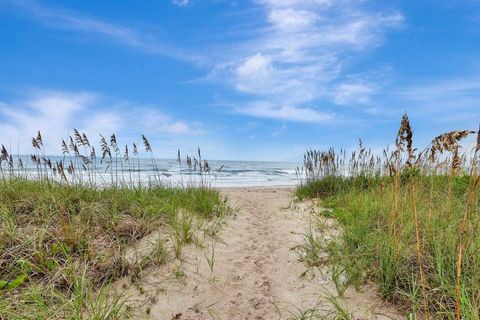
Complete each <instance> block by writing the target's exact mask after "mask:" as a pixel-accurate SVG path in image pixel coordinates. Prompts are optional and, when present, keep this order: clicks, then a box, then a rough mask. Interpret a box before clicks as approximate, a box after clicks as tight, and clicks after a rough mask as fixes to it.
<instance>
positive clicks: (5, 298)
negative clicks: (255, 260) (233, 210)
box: [0, 179, 228, 319]
mask: <svg viewBox="0 0 480 320" xmlns="http://www.w3.org/2000/svg"><path fill="white" fill-rule="evenodd" d="M227 211H228V207H227V205H226V203H225V200H224V199H222V197H221V196H220V195H219V193H218V192H217V191H213V190H211V189H206V188H183V189H179V188H164V187H156V188H141V189H132V188H102V189H96V188H92V187H82V186H66V185H60V184H58V183H55V182H45V181H43V182H40V181H29V180H24V179H11V180H5V181H3V182H1V183H0V319H56V318H68V319H119V318H120V317H123V316H124V315H123V313H122V312H123V311H124V310H123V309H122V308H121V306H122V301H123V299H120V298H119V297H115V296H110V295H109V294H107V293H106V291H105V289H102V288H103V287H104V286H105V285H107V284H108V283H111V282H112V281H114V280H115V279H118V278H119V277H122V276H125V275H128V274H132V273H135V272H138V268H139V267H141V268H144V267H146V266H148V265H150V264H153V263H155V262H156V261H157V262H160V263H161V262H164V261H165V256H164V255H165V252H164V248H163V247H162V243H160V250H159V249H158V246H157V248H155V250H154V251H152V253H151V255H150V256H149V257H148V258H147V259H146V258H145V257H142V260H141V261H136V260H128V259H126V257H125V251H126V248H128V246H129V245H132V244H133V243H135V242H136V241H137V240H139V239H141V238H142V237H144V236H145V235H147V234H149V233H150V232H152V231H153V230H155V229H159V228H162V230H165V232H166V234H165V236H166V238H167V236H168V237H170V235H171V237H172V241H175V242H177V244H178V246H180V248H181V246H182V245H183V244H185V243H187V242H189V241H191V238H192V236H193V232H194V231H195V228H197V227H198V226H199V225H201V223H198V221H205V220H212V219H216V218H219V217H221V216H223V215H224V214H226V213H227ZM187 217H188V218H187ZM179 250H180V249H179ZM158 254H160V256H159V255H158ZM156 258H158V259H156Z"/></svg>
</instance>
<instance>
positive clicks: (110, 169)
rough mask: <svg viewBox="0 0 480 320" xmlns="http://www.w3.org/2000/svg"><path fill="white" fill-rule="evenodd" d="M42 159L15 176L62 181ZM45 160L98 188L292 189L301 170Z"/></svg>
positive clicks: (27, 161) (286, 165) (288, 165)
mask: <svg viewBox="0 0 480 320" xmlns="http://www.w3.org/2000/svg"><path fill="white" fill-rule="evenodd" d="M39 158H40V159H41V160H40V164H38V163H35V162H33V161H32V159H31V157H30V156H20V159H21V160H22V165H23V167H22V168H19V165H18V163H19V162H18V159H15V158H14V171H15V173H16V174H17V175H21V176H26V177H28V178H31V179H35V178H38V176H40V175H43V177H45V176H46V175H48V177H49V178H54V179H57V180H60V179H61V178H60V175H59V174H58V171H57V170H53V169H50V167H49V165H48V163H47V162H46V161H44V160H43V157H41V156H39ZM44 158H45V159H50V162H51V166H52V168H53V167H56V163H57V162H61V161H63V164H64V168H65V173H66V177H67V179H68V180H70V181H73V180H75V181H77V182H78V181H81V182H83V183H94V184H97V185H108V184H112V183H117V184H122V183H125V184H138V181H140V182H141V183H142V184H148V183H149V182H152V181H158V179H160V180H161V181H162V183H164V184H167V185H173V186H175V185H198V184H199V183H206V184H208V185H210V186H212V187H247V186H248V187H256V186H259V187H260V186H293V185H296V184H298V183H299V177H297V175H296V171H295V169H296V168H297V167H300V166H301V164H300V163H293V162H264V161H218V160H208V163H209V166H210V172H209V173H203V174H200V173H199V170H198V166H197V170H194V166H193V165H192V166H191V167H189V166H188V165H187V164H186V163H185V161H183V160H182V163H181V164H179V163H178V161H176V160H169V159H146V158H138V159H137V158H130V160H129V161H125V160H123V159H120V158H119V159H118V160H117V161H116V162H115V159H112V161H111V162H110V163H107V162H105V161H103V162H101V161H100V159H96V160H95V161H94V162H85V163H84V162H83V161H82V159H81V158H73V157H72V158H69V157H62V156H48V157H44ZM70 164H71V165H73V167H75V171H73V172H70V173H69V172H68V170H67V168H68V166H69V165H70ZM2 168H3V171H4V174H7V173H8V168H7V167H6V164H5V162H4V163H3V165H2ZM54 171H56V172H57V173H56V174H55V173H54ZM40 172H41V173H40Z"/></svg>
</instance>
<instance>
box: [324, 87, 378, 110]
mask: <svg viewBox="0 0 480 320" xmlns="http://www.w3.org/2000/svg"><path fill="white" fill-rule="evenodd" d="M374 92H375V89H374V88H372V87H371V86H369V85H366V84H362V83H342V84H340V85H339V86H338V87H337V89H336V91H335V93H334V94H333V100H334V101H335V103H337V104H341V105H347V104H356V103H361V104H365V103H367V102H369V101H370V99H369V98H370V95H371V94H373V93H374Z"/></svg>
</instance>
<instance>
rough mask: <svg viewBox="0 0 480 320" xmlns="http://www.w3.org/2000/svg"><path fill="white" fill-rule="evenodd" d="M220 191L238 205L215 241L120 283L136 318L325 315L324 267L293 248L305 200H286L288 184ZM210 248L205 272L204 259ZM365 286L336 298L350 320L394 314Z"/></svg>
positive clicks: (305, 220) (304, 220) (305, 213)
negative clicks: (315, 267)
mask: <svg viewBox="0 0 480 320" xmlns="http://www.w3.org/2000/svg"><path fill="white" fill-rule="evenodd" d="M222 192H223V193H224V194H225V195H226V196H227V197H228V198H229V200H230V201H231V203H232V204H234V205H236V206H237V207H238V208H239V211H238V213H237V214H236V215H235V216H234V217H231V218H228V221H226V225H225V226H224V227H223V228H222V230H221V232H220V234H219V239H217V241H215V242H214V241H213V240H211V241H209V240H205V245H206V246H205V247H204V248H198V247H197V246H193V245H192V246H190V247H188V248H186V249H185V251H184V255H183V258H182V261H178V260H177V261H170V262H169V263H168V264H167V265H166V266H162V267H159V268H151V269H149V270H147V271H146V272H145V274H146V275H145V276H144V277H143V278H142V279H141V281H140V284H137V285H135V286H133V285H130V284H128V282H127V281H125V282H124V284H123V286H122V288H123V290H125V292H126V293H127V295H128V296H129V297H130V298H131V301H133V303H132V302H130V304H131V308H132V310H133V311H134V312H135V313H136V314H137V317H139V318H140V317H143V318H145V319H232V320H233V319H290V318H293V317H294V316H295V315H298V314H300V312H301V311H305V310H308V309H311V308H314V309H315V310H316V312H317V314H319V315H323V316H329V315H330V316H331V315H333V311H334V308H333V307H332V305H331V303H329V302H328V301H327V299H326V298H325V294H326V293H327V292H330V293H332V294H335V292H336V291H335V286H334V284H333V282H332V281H331V280H330V276H329V271H328V270H329V268H328V266H325V267H324V268H323V269H324V270H323V272H313V271H310V272H307V273H305V271H307V268H306V266H305V265H304V264H303V263H302V262H299V261H298V255H297V253H296V252H295V250H294V248H295V247H297V246H298V245H299V244H300V243H301V241H302V234H303V233H304V232H305V230H307V228H308V226H309V216H310V214H309V210H310V206H309V205H308V204H306V203H300V204H294V203H293V202H292V196H291V192H292V191H291V189H288V188H232V189H224V190H222ZM327 234H328V230H327ZM332 234H333V232H332ZM327 236H328V235H327ZM213 248H214V252H215V254H214V260H215V262H214V264H213V272H212V269H211V267H210V266H211V265H209V263H208V259H210V260H211V259H212V250H213ZM207 258H208V259H207ZM373 288H374V287H373V286H366V287H365V288H364V289H363V290H362V292H357V291H355V290H353V289H348V290H347V292H346V294H345V297H344V298H342V299H340V300H339V301H340V303H341V304H342V305H343V306H345V307H346V308H347V309H348V310H349V312H351V313H352V314H353V316H354V317H353V319H371V318H374V319H382V318H385V319H387V318H399V319H400V318H402V317H401V316H399V314H398V313H396V312H395V311H394V309H393V308H392V307H389V306H387V305H386V304H385V303H383V302H382V301H381V300H380V299H379V298H378V297H377V295H376V293H375V289H373ZM313 319H315V318H313Z"/></svg>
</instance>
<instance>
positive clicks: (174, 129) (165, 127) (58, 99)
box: [0, 90, 204, 153]
mask: <svg viewBox="0 0 480 320" xmlns="http://www.w3.org/2000/svg"><path fill="white" fill-rule="evenodd" d="M0 119H2V124H0V137H3V138H2V143H3V144H5V145H8V146H10V147H12V148H13V150H16V149H17V147H18V148H19V149H20V150H21V152H28V151H29V150H30V149H31V148H30V145H29V143H30V138H31V137H32V136H35V135H36V132H37V130H40V131H41V132H42V135H43V137H44V142H45V149H46V151H47V152H49V153H59V145H60V144H59V142H60V141H61V140H60V139H62V138H63V137H66V136H67V135H68V134H69V133H71V131H72V130H73V128H76V129H79V130H81V131H84V132H86V133H87V134H90V135H94V136H97V135H98V134H100V133H103V134H107V135H108V134H111V133H113V132H115V133H117V134H119V135H125V136H127V137H128V138H132V136H134V137H136V138H137V139H138V136H139V134H141V133H146V134H148V135H150V136H152V135H153V136H156V135H159V134H163V135H170V136H172V135H173V136H176V135H190V136H191V135H199V134H202V133H204V130H203V125H202V124H201V123H189V122H187V121H184V120H181V119H175V118H173V117H172V116H170V115H168V114H165V113H162V112H161V111H159V110H158V108H156V107H151V106H150V107H146V106H142V105H136V104H133V103H125V102H122V103H117V102H115V101H112V100H111V99H108V98H105V97H102V96H101V95H98V94H94V93H85V92H65V91H53V90H37V91H34V92H31V93H29V94H28V95H27V96H25V97H22V98H21V99H19V100H14V101H8V102H5V101H3V102H0ZM138 130H142V132H139V131H138ZM7 140H8V141H7Z"/></svg>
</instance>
